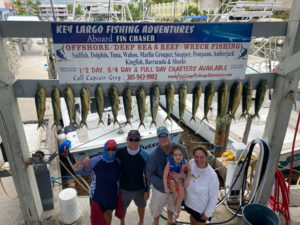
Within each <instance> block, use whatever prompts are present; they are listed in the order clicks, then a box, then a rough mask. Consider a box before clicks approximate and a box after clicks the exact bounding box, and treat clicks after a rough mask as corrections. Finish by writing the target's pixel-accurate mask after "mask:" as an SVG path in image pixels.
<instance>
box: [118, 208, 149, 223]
mask: <svg viewBox="0 0 300 225" xmlns="http://www.w3.org/2000/svg"><path fill="white" fill-rule="evenodd" d="M137 211H138V214H139V225H144V216H145V208H137ZM125 216H126V210H124V217H123V218H122V219H121V220H120V225H125Z"/></svg>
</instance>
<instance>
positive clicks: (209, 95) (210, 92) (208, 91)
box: [201, 83, 215, 122]
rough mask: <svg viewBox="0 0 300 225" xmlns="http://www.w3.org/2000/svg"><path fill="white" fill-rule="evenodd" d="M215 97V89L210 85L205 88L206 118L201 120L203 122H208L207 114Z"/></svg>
mask: <svg viewBox="0 0 300 225" xmlns="http://www.w3.org/2000/svg"><path fill="white" fill-rule="evenodd" d="M214 95H215V87H214V86H213V85H212V84H211V83H210V84H208V85H207V86H206V87H205V91H204V117H203V119H202V120H201V122H202V121H203V120H205V119H206V121H207V122H208V118H207V114H208V111H209V109H210V106H211V103H212V100H213V97H214Z"/></svg>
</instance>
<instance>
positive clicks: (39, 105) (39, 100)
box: [35, 87, 46, 128]
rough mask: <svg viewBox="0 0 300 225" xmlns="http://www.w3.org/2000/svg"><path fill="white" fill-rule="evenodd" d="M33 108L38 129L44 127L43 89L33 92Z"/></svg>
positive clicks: (44, 92) (44, 106)
mask: <svg viewBox="0 0 300 225" xmlns="http://www.w3.org/2000/svg"><path fill="white" fill-rule="evenodd" d="M35 107H36V114H37V117H38V122H39V123H38V127H37V128H40V127H43V128H45V126H44V122H43V119H44V115H45V111H46V90H45V88H43V87H40V88H39V89H38V90H37V91H36V92H35Z"/></svg>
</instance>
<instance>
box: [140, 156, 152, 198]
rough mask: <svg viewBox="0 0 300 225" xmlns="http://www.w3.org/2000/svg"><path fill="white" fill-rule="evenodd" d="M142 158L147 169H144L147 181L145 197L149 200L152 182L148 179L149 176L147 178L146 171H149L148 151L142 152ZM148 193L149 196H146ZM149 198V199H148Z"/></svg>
mask: <svg viewBox="0 0 300 225" xmlns="http://www.w3.org/2000/svg"><path fill="white" fill-rule="evenodd" d="M141 156H142V158H143V160H144V161H145V168H144V171H143V172H144V179H145V181H144V182H145V186H146V187H145V195H144V197H145V199H146V198H147V200H148V198H149V191H150V180H149V179H147V176H146V169H147V164H148V159H149V153H148V152H147V151H145V150H141ZM146 193H148V195H147V194H146ZM147 196H148V197H147Z"/></svg>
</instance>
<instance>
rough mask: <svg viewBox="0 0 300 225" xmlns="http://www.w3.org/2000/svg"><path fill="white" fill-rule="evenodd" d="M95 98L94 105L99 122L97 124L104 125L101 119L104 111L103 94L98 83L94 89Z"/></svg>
mask: <svg viewBox="0 0 300 225" xmlns="http://www.w3.org/2000/svg"><path fill="white" fill-rule="evenodd" d="M95 100H96V107H97V112H98V116H99V122H98V126H99V124H100V123H102V124H103V125H104V122H103V120H102V115H103V112H104V94H103V89H102V87H101V85H100V84H98V85H97V87H96V90H95Z"/></svg>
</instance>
